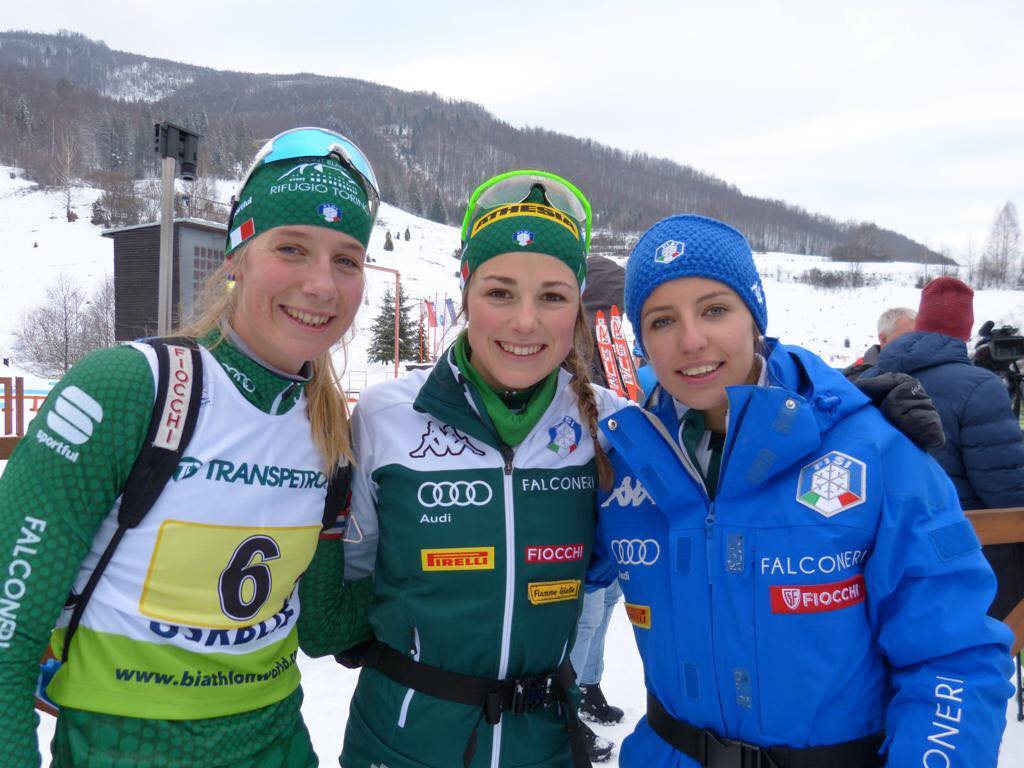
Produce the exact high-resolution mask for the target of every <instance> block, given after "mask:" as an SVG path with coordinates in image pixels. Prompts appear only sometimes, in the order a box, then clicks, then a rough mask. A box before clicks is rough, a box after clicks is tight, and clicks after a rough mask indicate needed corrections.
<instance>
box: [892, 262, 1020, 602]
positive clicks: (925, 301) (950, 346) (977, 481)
mask: <svg viewBox="0 0 1024 768" xmlns="http://www.w3.org/2000/svg"><path fill="white" fill-rule="evenodd" d="M973 303H974V291H972V290H971V289H970V287H968V286H967V285H966V284H965V283H963V282H961V281H960V280H957V279H955V278H952V277H940V278H937V279H935V280H933V281H932V282H930V283H928V285H926V286H925V288H924V290H923V291H922V292H921V305H920V308H919V310H918V314H917V321H916V323H915V326H914V327H915V330H914V332H913V333H908V334H905V335H903V336H901V337H900V338H898V339H896V340H895V341H893V342H892V343H891V344H889V345H887V346H886V347H885V348H884V349H883V350H882V352H881V354H880V355H879V357H878V366H877V368H876V369H875V371H874V372H873V373H881V372H885V371H899V372H902V373H908V374H910V375H911V376H913V377H915V378H916V379H917V380H918V381H920V382H921V384H922V385H923V386H924V388H925V391H926V392H927V393H928V395H929V396H930V397H931V398H932V401H933V402H934V403H935V408H936V410H938V412H939V416H940V417H941V418H942V428H943V431H944V432H945V435H946V444H945V445H944V446H943V447H941V448H938V449H936V450H935V451H933V452H932V455H933V456H934V457H935V459H936V460H937V461H938V462H939V464H940V465H941V466H942V468H943V469H944V470H946V474H948V475H949V477H950V479H951V480H952V481H953V485H954V486H955V487H956V492H957V495H958V496H959V497H960V505H961V506H962V507H963V508H964V509H965V510H969V509H993V508H999V507H1024V440H1022V438H1021V429H1020V424H1019V423H1018V421H1017V417H1016V416H1014V414H1013V411H1012V409H1011V405H1010V397H1009V395H1008V393H1007V386H1006V384H1005V383H1004V381H1003V380H1002V379H1001V378H1000V377H999V376H998V375H997V374H995V373H993V372H992V371H990V370H986V369H985V368H982V367H978V366H975V365H973V364H972V363H971V359H970V358H969V357H968V354H967V343H966V342H967V339H969V338H970V336H971V328H972V327H973V325H974V307H973ZM997 348H998V345H997ZM984 552H985V556H986V557H987V558H988V561H989V564H991V566H992V570H994V571H995V574H996V578H997V580H998V582H999V587H998V591H997V592H996V598H995V600H994V601H993V603H992V606H991V607H990V608H989V615H990V616H993V617H995V618H997V619H1000V620H1002V619H1005V618H1006V616H1007V615H1008V614H1009V613H1010V611H1011V610H1013V608H1014V607H1015V606H1016V605H1017V603H1018V602H1019V601H1020V600H1021V597H1024V544H995V545H989V546H986V547H984Z"/></svg>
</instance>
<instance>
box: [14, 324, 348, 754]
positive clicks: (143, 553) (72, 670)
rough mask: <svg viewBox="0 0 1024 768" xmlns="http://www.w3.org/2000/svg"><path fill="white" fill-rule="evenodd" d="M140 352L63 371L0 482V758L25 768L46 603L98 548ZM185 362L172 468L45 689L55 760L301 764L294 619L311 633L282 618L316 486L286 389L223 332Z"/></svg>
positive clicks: (133, 399) (310, 541)
mask: <svg viewBox="0 0 1024 768" xmlns="http://www.w3.org/2000/svg"><path fill="white" fill-rule="evenodd" d="M201 341H204V340H201ZM149 357H150V356H149V354H148V353H147V352H146V351H145V350H144V349H142V348H133V347H130V346H124V347H117V348H114V349H108V350H103V351H100V352H96V353H94V354H92V355H90V356H89V357H87V358H86V359H84V360H83V361H82V362H81V363H79V364H78V365H76V366H75V367H74V368H73V369H72V370H71V371H70V372H69V373H68V375H67V376H65V377H64V378H63V379H62V380H61V382H60V383H59V384H58V385H57V386H56V387H55V388H54V389H53V391H52V392H51V394H50V396H49V397H48V398H47V400H46V403H45V404H44V406H43V408H42V409H41V410H40V413H39V414H38V415H37V416H36V418H35V419H34V420H33V421H32V422H31V424H30V425H29V429H28V433H27V434H26V436H25V438H24V439H23V440H22V442H21V443H20V444H19V446H18V448H17V450H16V451H15V453H14V455H13V456H12V458H11V461H10V463H9V465H8V467H7V469H6V471H5V472H4V474H3V477H2V478H0V578H2V579H3V580H5V583H4V585H3V587H0V697H2V701H3V712H4V713H5V715H6V722H5V725H6V732H5V738H4V742H5V746H6V750H5V755H4V758H5V759H4V761H3V764H4V765H10V766H16V767H17V768H21V767H22V766H26V767H28V766H37V765H38V764H39V754H38V749H37V739H36V734H35V728H36V724H37V720H36V716H35V714H34V712H33V699H32V694H33V691H34V688H35V683H36V678H37V675H38V670H39V666H38V660H39V658H40V655H41V654H42V651H43V650H44V648H45V647H46V644H47V641H48V640H49V639H50V630H51V628H52V627H53V626H54V625H57V626H58V629H57V630H56V631H55V632H54V634H53V647H54V648H55V649H57V651H58V652H59V650H60V646H61V640H62V637H63V629H62V628H61V627H62V626H63V625H65V624H66V622H67V616H68V614H69V613H70V611H63V612H62V611H61V607H62V605H63V603H64V601H65V598H66V597H67V595H68V592H69V589H71V588H72V587H75V588H80V587H81V585H82V583H84V580H85V578H87V576H88V573H89V572H91V570H92V568H93V566H94V565H95V562H96V559H97V557H98V553H99V552H101V551H102V549H103V546H104V545H105V542H106V538H107V537H109V531H110V526H111V525H112V519H113V515H114V514H115V512H116V508H117V504H118V501H119V496H120V491H121V489H122V487H123V486H124V483H125V480H126V478H127V477H128V474H129V472H130V470H131V468H132V465H133V462H134V460H135V458H136V456H137V455H138V453H139V451H140V448H141V445H142V443H143V440H144V438H145V434H146V429H147V426H148V423H149V420H150V417H151V414H152V411H153V400H154V385H153V381H154V376H153V368H152V363H151V360H150V359H149ZM204 358H205V360H204V364H205V367H206V370H205V371H204V377H203V379H204V386H203V407H202V411H201V412H200V418H199V422H198V424H197V429H196V433H195V435H194V436H193V440H192V442H190V444H189V447H188V449H187V451H186V457H185V459H183V461H182V463H181V464H180V465H179V468H178V471H177V472H176V473H175V478H174V479H173V480H172V481H169V482H168V484H167V486H165V488H164V492H163V493H162V494H161V496H160V498H159V499H158V500H157V502H156V504H155V505H154V507H153V509H152V510H151V511H150V513H149V514H148V515H147V517H146V519H145V520H144V521H143V523H142V525H140V526H139V528H137V529H133V530H132V531H130V532H129V533H128V535H126V536H125V538H124V540H122V542H121V544H120V545H119V546H118V549H117V550H116V552H115V555H114V558H113V559H112V561H111V563H110V565H109V566H108V568H107V569H106V570H105V571H104V575H103V577H102V578H101V579H100V582H99V585H98V587H97V590H96V592H95V593H94V595H93V598H92V599H91V600H90V602H89V605H88V607H87V609H86V611H85V614H84V615H83V618H82V624H81V625H80V626H79V629H78V631H77V632H76V634H75V638H74V640H73V642H72V645H71V649H70V652H69V659H68V661H67V662H66V663H65V664H64V665H63V666H62V667H61V669H60V671H59V672H58V674H57V676H56V678H55V679H54V681H53V682H52V683H51V685H50V687H49V689H48V692H49V694H50V695H51V697H52V698H53V699H54V700H55V701H57V702H58V704H60V705H61V712H60V715H59V718H58V723H57V731H56V736H55V738H54V743H53V747H52V748H53V765H54V766H56V767H60V766H90V768H106V767H110V768H113V767H114V766H118V767H120V766H150V765H151V766H157V765H159V766H169V767H174V768H184V767H185V766H190V767H191V766H195V767H196V768H199V766H203V767H204V768H206V767H209V766H231V767H235V766H238V768H241V766H266V767H267V768H271V767H272V766H289V767H290V766H298V767H300V768H305V766H313V765H316V757H315V755H314V754H313V752H312V747H311V745H310V741H309V736H308V734H307V732H306V729H305V726H304V724H303V723H302V718H301V714H300V704H301V700H302V695H301V691H300V689H299V688H298V670H297V667H296V666H295V653H296V648H297V640H296V635H297V631H296V625H297V623H299V624H301V625H302V626H301V627H300V630H301V631H303V632H309V633H310V634H311V636H312V635H315V632H316V631H318V627H319V626H320V624H321V623H322V622H321V621H317V620H316V617H312V621H311V622H309V623H307V621H306V619H305V617H303V618H299V606H298V601H297V600H296V599H295V595H294V590H293V587H292V586H290V585H291V584H293V583H294V581H295V579H296V578H297V577H298V576H299V575H300V574H301V573H302V572H303V571H304V570H305V568H306V566H307V565H308V564H309V561H310V558H311V557H313V554H314V549H316V551H317V558H318V559H321V558H328V559H330V558H336V557H337V555H336V551H337V549H338V547H339V546H340V544H339V542H336V541H323V542H321V543H320V544H319V545H318V544H317V540H318V536H319V527H320V518H321V516H322V510H323V503H324V494H325V485H326V477H325V476H324V474H323V472H322V468H321V467H320V466H319V464H320V461H319V459H318V457H317V454H316V451H315V449H312V444H311V440H310V435H309V427H308V420H307V419H306V416H305V397H304V395H303V388H304V387H303V380H298V379H295V378H291V377H288V376H286V375H285V374H281V373H279V372H275V371H272V370H270V369H268V368H267V367H265V366H263V365H261V364H259V363H258V362H256V361H255V360H254V359H252V358H251V357H250V356H249V355H247V354H246V353H244V352H243V351H242V350H241V349H240V346H239V345H238V344H233V343H231V342H230V341H224V342H223V343H221V344H219V345H216V346H215V348H214V350H213V351H212V353H204ZM246 430H248V432H246ZM282 457H284V458H283V459H282ZM247 516H251V518H252V519H246V518H247ZM235 547H237V549H235ZM321 550H323V552H322V553H321ZM246 569H250V570H246ZM252 569H255V570H252ZM257 572H259V573H257ZM261 573H262V574H265V576H266V578H262V577H261V575H260V574H261ZM247 576H248V577H249V578H247ZM275 577H277V578H276V580H275ZM232 590H233V591H232ZM335 606H342V601H341V598H336V600H335ZM338 624H339V622H338V621H335V622H334V625H338ZM342 624H343V622H342Z"/></svg>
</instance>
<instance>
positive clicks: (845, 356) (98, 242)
mask: <svg viewBox="0 0 1024 768" xmlns="http://www.w3.org/2000/svg"><path fill="white" fill-rule="evenodd" d="M11 170H12V169H9V168H4V167H0V242H2V243H3V244H4V247H5V251H6V252H5V253H4V254H3V257H2V260H0V350H4V354H3V356H7V354H8V353H9V352H10V351H11V350H10V345H11V341H12V338H13V337H12V335H11V333H12V330H13V328H14V326H15V324H16V323H17V321H18V318H19V317H20V316H21V315H22V313H23V312H24V311H25V310H27V309H29V308H30V307H32V306H34V305H36V304H38V303H39V302H40V300H41V299H42V297H43V294H44V291H45V288H46V286H47V285H48V284H49V283H50V282H51V281H52V280H53V279H54V278H55V277H57V275H58V274H60V273H61V272H64V273H65V274H68V275H72V276H74V277H75V278H77V279H78V280H79V281H80V282H81V283H82V284H83V286H84V287H86V288H88V289H91V288H92V287H93V286H95V285H96V284H98V283H99V282H100V281H102V279H103V278H104V277H105V276H106V275H109V274H111V273H112V271H113V242H112V241H111V240H110V239H108V238H103V237H100V229H99V228H98V227H95V226H93V225H91V224H89V222H88V218H89V216H88V213H89V206H90V205H91V203H92V201H93V200H94V199H95V198H96V196H97V195H98V193H97V192H96V191H95V190H93V189H89V188H80V189H76V190H75V192H74V202H75V206H76V208H77V212H78V214H79V216H80V218H79V220H78V221H77V222H75V223H74V224H69V223H68V222H67V221H66V220H65V218H64V217H63V207H62V205H63V203H62V201H61V199H60V195H59V193H56V192H45V191H41V190H39V189H38V188H37V187H36V186H35V185H33V184H31V183H30V182H26V181H24V180H23V179H21V178H13V179H12V178H10V172H11ZM218 188H219V189H221V190H229V189H230V185H228V184H222V185H218ZM223 194H225V195H226V194H227V193H226V191H225V192H223ZM406 228H408V229H409V233H410V239H409V241H408V242H407V241H405V239H404V237H399V236H398V235H399V234H403V235H404V232H405V230H406ZM387 231H390V232H391V234H392V239H393V242H394V246H395V249H394V250H393V251H390V252H388V251H384V249H383V246H384V240H385V235H386V232H387ZM458 243H459V233H458V230H457V229H455V228H454V227H448V226H445V225H441V224H436V223H434V222H431V221H427V220H425V219H422V218H419V217H417V216H413V215H411V214H408V213H406V212H404V211H402V210H400V209H398V208H394V207H392V206H389V205H386V204H385V205H383V206H382V208H381V213H380V217H379V220H378V222H377V226H376V228H375V229H374V232H373V235H372V237H371V240H370V248H369V253H370V254H371V256H372V258H373V259H374V262H373V263H374V265H376V266H379V267H385V268H389V269H397V270H399V271H400V272H401V280H402V287H403V292H404V293H405V295H406V296H407V297H412V298H414V299H420V298H427V299H430V300H434V299H435V298H437V299H441V300H442V301H443V300H444V298H445V297H446V296H448V297H451V298H453V299H454V300H455V303H456V305H458V291H459V282H458V277H457V272H456V270H457V266H458V265H457V262H456V261H455V259H454V258H453V257H452V253H453V251H454V250H455V249H456V248H457V247H458ZM756 259H757V264H758V267H759V269H760V271H761V273H762V275H763V278H764V283H765V294H766V297H767V301H768V311H769V318H770V320H769V326H768V327H769V331H770V332H771V334H772V335H773V336H779V337H781V338H783V339H784V340H786V341H788V342H792V343H797V344H802V345H803V346H806V347H808V348H810V349H811V350H813V351H815V352H817V353H818V354H819V355H822V356H823V357H825V359H827V360H830V361H831V362H832V363H833V364H834V365H837V366H838V365H843V364H845V363H847V362H849V361H851V360H853V359H855V358H856V357H858V356H859V355H860V354H861V352H862V351H863V350H864V349H865V348H867V347H868V346H870V345H871V344H873V343H874V342H875V335H876V326H875V323H876V320H877V317H878V315H879V314H880V313H881V312H882V311H883V310H884V309H886V308H888V307H892V306H908V307H916V306H917V302H918V296H919V293H920V292H919V291H918V289H916V288H915V287H914V284H915V282H916V281H917V279H918V277H919V276H920V275H921V274H922V267H921V265H917V264H866V265H864V267H863V272H864V274H865V275H866V276H868V277H870V278H872V279H874V280H876V281H877V283H876V284H875V285H872V286H871V287H869V288H865V289H860V290H845V291H823V290H815V289H814V288H812V287H811V286H809V285H807V284H805V283H800V282H795V281H794V278H795V277H797V276H799V275H801V274H802V273H803V272H805V271H806V270H808V269H811V268H818V269H822V270H845V269H848V268H849V266H850V265H847V264H841V263H833V262H829V261H827V260H826V259H823V258H819V257H814V256H793V255H789V254H779V253H767V254H759V255H757V257H756ZM393 285H394V277H393V276H392V275H391V274H389V273H385V272H379V271H373V270H370V271H368V273H367V290H366V298H365V303H364V306H363V308H362V310H361V312H360V314H359V315H358V316H357V326H358V327H357V329H356V331H355V336H354V338H353V339H351V340H350V341H349V343H348V345H347V366H346V373H345V374H344V376H343V381H344V382H345V383H346V385H347V386H348V387H349V388H350V389H351V390H355V391H358V390H362V389H364V388H365V387H366V386H368V385H370V384H373V383H376V382H378V381H384V380H386V379H387V378H389V377H390V376H392V375H393V366H391V365H386V364H379V363H374V364H370V363H367V361H366V350H367V346H368V343H369V339H368V338H367V333H365V331H366V330H367V329H368V328H369V327H370V326H371V325H372V323H373V319H374V317H375V316H376V314H377V312H378V308H379V305H380V302H381V299H382V298H383V296H384V292H385V290H386V289H387V287H388V286H393ZM988 319H993V320H996V321H997V323H1000V324H1001V323H1003V322H1011V323H1013V324H1021V322H1022V321H1024V293H1021V292H1016V291H979V292H978V293H977V294H976V295H975V321H976V322H975V329H977V328H978V327H979V326H980V325H981V324H982V323H983V322H984V321H985V320H988ZM361 331H362V332H361ZM452 336H453V333H452V331H451V330H449V332H448V334H447V338H448V339H450V338H451V337H452ZM847 341H848V344H847ZM438 344H439V345H441V341H440V340H439V341H438ZM13 352H14V358H15V364H17V362H18V361H17V351H16V350H14V351H13ZM342 358H343V354H342V353H340V352H339V355H338V362H339V367H340V364H341V362H342ZM0 375H8V374H7V373H6V372H3V373H0ZM30 384H31V386H32V387H35V388H42V387H45V386H48V384H47V383H46V382H45V380H39V379H31V380H30ZM26 386H28V384H27V385H26ZM0 465H2V462H0ZM0 470H2V466H0ZM300 666H301V667H302V670H303V680H304V682H303V686H304V688H305V690H306V701H305V704H304V706H303V713H304V715H305V717H306V722H307V723H308V724H309V727H310V730H311V732H312V734H313V741H314V745H315V746H316V748H317V752H318V754H319V755H320V756H321V759H322V761H323V764H324V765H333V764H334V763H335V760H336V757H337V755H338V753H339V751H340V745H341V739H342V735H343V732H344V724H345V721H346V717H347V712H348V702H349V699H350V698H351V694H352V691H353V689H354V686H355V681H356V673H355V672H353V671H351V670H347V669H345V668H343V667H341V666H339V665H338V664H336V663H334V661H333V660H330V659H319V660H311V659H302V660H301V662H300ZM603 688H604V690H605V692H606V693H607V695H608V698H609V700H610V701H612V703H614V704H617V705H619V706H622V707H623V708H624V709H625V710H626V721H625V722H624V723H623V724H620V725H618V726H614V727H607V728H605V727H600V726H599V727H598V728H597V729H598V730H599V731H600V732H601V733H602V734H604V735H606V736H608V737H609V738H612V739H614V740H616V742H621V740H622V738H623V737H625V736H626V735H627V734H628V733H629V731H630V730H631V729H632V726H633V724H634V723H635V722H636V720H637V719H639V717H640V716H641V715H642V714H643V711H644V693H643V673H642V670H641V668H640V661H639V657H638V655H637V652H636V647H635V644H634V642H633V639H632V630H631V627H630V625H629V622H628V621H627V620H626V616H625V612H624V611H621V610H619V611H617V613H616V615H615V618H614V619H613V621H612V626H611V629H610V632H609V637H608V641H607V661H606V671H605V681H604V683H603ZM1007 712H1008V715H1007V733H1006V736H1005V738H1004V743H1003V751H1002V756H1001V759H1000V763H999V765H1000V768H1010V767H1011V766H1013V767H1014V768H1016V767H1017V766H1020V765H1022V764H1024V724H1020V723H1017V722H1016V720H1015V718H1014V717H1013V716H1012V714H1011V709H1010V708H1009V707H1008V709H1007ZM52 733H53V719H52V718H49V717H45V716H44V717H43V722H42V724H41V726H40V730H39V734H40V744H41V746H42V748H43V752H44V754H45V753H46V751H47V750H46V745H47V744H48V742H49V739H50V737H51V736H52ZM48 764H49V762H48V759H44V766H45V765H48ZM609 765H610V766H615V765H617V762H615V761H613V762H612V763H610V764H609Z"/></svg>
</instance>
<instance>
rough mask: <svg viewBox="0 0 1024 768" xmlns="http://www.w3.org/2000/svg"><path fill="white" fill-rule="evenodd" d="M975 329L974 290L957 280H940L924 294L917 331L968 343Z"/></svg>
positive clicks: (925, 288) (917, 321)
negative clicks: (941, 335)
mask: <svg viewBox="0 0 1024 768" xmlns="http://www.w3.org/2000/svg"><path fill="white" fill-rule="evenodd" d="M973 327H974V291H972V290H971V287H970V286H969V285H967V283H964V282H962V281H960V280H957V279H956V278H955V277H937V278H935V279H934V280H932V281H931V282H930V283H928V285H926V286H925V287H924V290H923V291H921V306H920V307H919V308H918V310H917V320H916V321H915V323H914V330H915V331H930V332H932V333H941V334H944V335H946V336H952V337H953V338H955V339H963V340H964V341H967V340H968V339H969V338H971V328H973Z"/></svg>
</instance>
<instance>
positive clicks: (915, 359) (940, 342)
mask: <svg viewBox="0 0 1024 768" xmlns="http://www.w3.org/2000/svg"><path fill="white" fill-rule="evenodd" d="M970 362H971V359H970V357H968V355H967V343H966V342H965V341H963V340H961V339H955V338H953V337H952V336H945V335H943V334H941V333H931V332H928V331H914V332H912V333H905V334H903V335H902V336H900V337H899V338H898V339H896V340H895V341H893V342H892V343H891V344H887V345H886V346H885V349H883V350H882V352H881V354H880V355H879V356H878V370H880V371H902V372H904V373H909V374H910V375H914V372H915V371H920V370H922V369H924V368H931V367H932V366H936V365H942V364H943V363H968V364H969V363H970Z"/></svg>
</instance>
